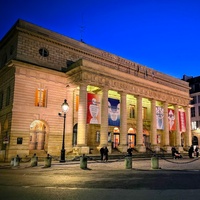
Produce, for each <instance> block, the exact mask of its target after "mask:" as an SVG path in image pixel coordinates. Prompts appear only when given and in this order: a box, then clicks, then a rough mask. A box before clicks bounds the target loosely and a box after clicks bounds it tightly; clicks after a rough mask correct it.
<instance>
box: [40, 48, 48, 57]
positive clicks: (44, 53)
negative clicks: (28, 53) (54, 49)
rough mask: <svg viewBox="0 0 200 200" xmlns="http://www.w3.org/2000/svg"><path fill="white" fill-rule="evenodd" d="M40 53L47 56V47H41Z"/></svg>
mask: <svg viewBox="0 0 200 200" xmlns="http://www.w3.org/2000/svg"><path fill="white" fill-rule="evenodd" d="M39 54H40V55H41V56H42V57H47V56H48V55H49V52H48V50H47V49H45V48H41V49H39Z"/></svg>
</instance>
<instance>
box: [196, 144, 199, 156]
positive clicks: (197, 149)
mask: <svg viewBox="0 0 200 200" xmlns="http://www.w3.org/2000/svg"><path fill="white" fill-rule="evenodd" d="M195 154H196V157H197V158H198V157H199V147H198V146H196V148H195Z"/></svg>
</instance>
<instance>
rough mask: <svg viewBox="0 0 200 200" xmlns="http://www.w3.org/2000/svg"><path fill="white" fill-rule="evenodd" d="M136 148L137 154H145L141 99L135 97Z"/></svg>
mask: <svg viewBox="0 0 200 200" xmlns="http://www.w3.org/2000/svg"><path fill="white" fill-rule="evenodd" d="M136 120H137V121H136V123H137V125H136V127H137V133H136V148H137V150H138V151H139V152H145V151H146V148H145V146H144V143H143V140H144V138H143V120H142V97H141V96H137V119H136Z"/></svg>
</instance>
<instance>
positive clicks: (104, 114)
mask: <svg viewBox="0 0 200 200" xmlns="http://www.w3.org/2000/svg"><path fill="white" fill-rule="evenodd" d="M107 145H108V88H107V87H104V88H103V89H102V105H101V129H100V145H99V149H100V148H101V147H103V146H107ZM109 152H110V149H109Z"/></svg>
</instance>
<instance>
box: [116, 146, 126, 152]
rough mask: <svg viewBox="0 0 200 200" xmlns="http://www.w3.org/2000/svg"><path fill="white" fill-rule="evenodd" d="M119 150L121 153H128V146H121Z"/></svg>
mask: <svg viewBox="0 0 200 200" xmlns="http://www.w3.org/2000/svg"><path fill="white" fill-rule="evenodd" d="M117 149H118V150H119V151H120V152H121V153H127V145H126V144H121V145H119V146H118V147H117Z"/></svg>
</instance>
